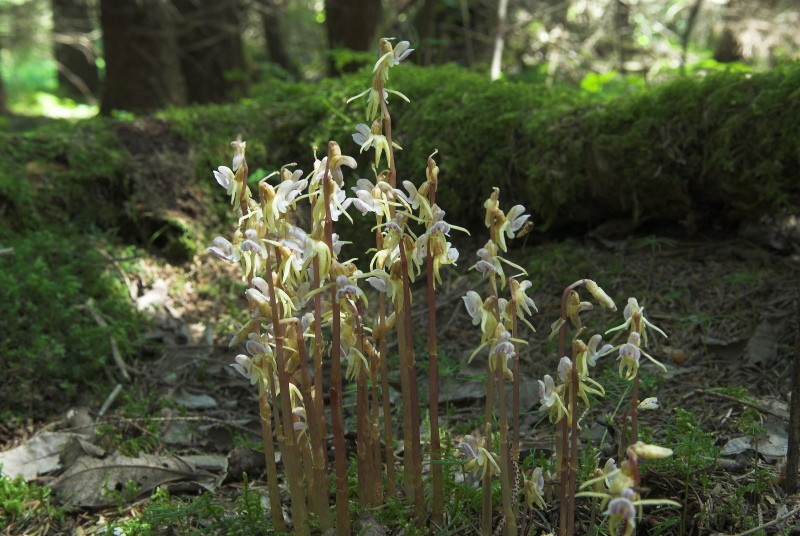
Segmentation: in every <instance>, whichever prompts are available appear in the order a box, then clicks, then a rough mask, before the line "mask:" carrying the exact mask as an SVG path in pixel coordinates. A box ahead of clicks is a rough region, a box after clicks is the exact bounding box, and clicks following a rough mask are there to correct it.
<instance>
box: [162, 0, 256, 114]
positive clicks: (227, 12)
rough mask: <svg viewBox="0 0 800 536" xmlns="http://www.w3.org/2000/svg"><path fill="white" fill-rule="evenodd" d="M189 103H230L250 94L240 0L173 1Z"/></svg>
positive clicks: (182, 70)
mask: <svg viewBox="0 0 800 536" xmlns="http://www.w3.org/2000/svg"><path fill="white" fill-rule="evenodd" d="M172 3H173V4H174V5H175V7H176V8H177V10H178V12H179V14H180V15H179V18H178V25H177V39H178V48H179V50H180V65H181V72H182V73H183V77H184V80H185V81H186V97H187V100H188V102H193V103H207V102H230V101H234V100H236V99H238V98H240V97H243V96H245V95H246V94H247V65H246V63H245V59H244V49H243V47H242V30H241V27H242V24H241V22H242V9H241V5H240V1H239V0H172Z"/></svg>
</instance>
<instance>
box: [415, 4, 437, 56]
mask: <svg viewBox="0 0 800 536" xmlns="http://www.w3.org/2000/svg"><path fill="white" fill-rule="evenodd" d="M438 4H439V2H438V1H437V0H425V1H424V2H423V3H422V6H421V7H420V8H419V10H418V11H417V14H416V16H415V17H414V27H415V28H416V29H417V36H418V37H419V43H416V46H417V48H418V50H417V51H416V52H415V53H414V54H415V55H416V58H417V59H416V61H417V62H419V64H420V65H430V64H432V63H433V62H434V51H435V50H436V48H437V43H436V37H437V35H436V29H437V28H436V26H437V25H436V10H437V6H438ZM412 57H413V56H412Z"/></svg>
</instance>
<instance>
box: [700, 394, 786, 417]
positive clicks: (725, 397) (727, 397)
mask: <svg viewBox="0 0 800 536" xmlns="http://www.w3.org/2000/svg"><path fill="white" fill-rule="evenodd" d="M694 392H695V393H698V394H701V395H709V396H715V397H717V398H721V399H723V400H728V401H730V402H736V403H737V404H742V405H743V406H749V407H751V408H753V409H756V410H758V411H760V412H762V413H766V414H767V415H772V416H773V417H777V418H779V419H781V420H782V421H788V420H789V417H788V416H786V415H781V414H780V413H777V412H775V411H773V410H771V409H769V408H765V407H764V406H762V405H760V404H756V403H755V402H748V401H747V400H742V399H741V398H736V397H735V396H731V395H726V394H725V393H718V392H716V391H707V390H705V389H695V391H694Z"/></svg>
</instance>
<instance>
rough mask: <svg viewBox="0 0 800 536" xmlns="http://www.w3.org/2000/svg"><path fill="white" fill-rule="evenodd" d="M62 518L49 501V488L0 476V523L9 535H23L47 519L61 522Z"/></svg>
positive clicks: (62, 514) (19, 479) (59, 511)
mask: <svg viewBox="0 0 800 536" xmlns="http://www.w3.org/2000/svg"><path fill="white" fill-rule="evenodd" d="M63 517H64V512H63V511H61V510H59V509H58V508H57V507H56V506H54V505H53V504H52V503H51V501H50V488H47V487H43V486H39V485H38V484H27V483H26V482H25V479H23V478H22V477H17V478H14V479H11V478H9V477H7V476H5V475H0V524H2V525H3V526H4V527H5V528H6V529H8V530H9V534H10V533H12V532H13V533H14V534H23V533H25V532H26V530H27V529H29V528H30V529H33V528H34V527H35V526H36V525H37V524H39V523H41V522H43V521H45V520H46V521H48V522H53V521H56V522H58V521H61V520H62V519H63Z"/></svg>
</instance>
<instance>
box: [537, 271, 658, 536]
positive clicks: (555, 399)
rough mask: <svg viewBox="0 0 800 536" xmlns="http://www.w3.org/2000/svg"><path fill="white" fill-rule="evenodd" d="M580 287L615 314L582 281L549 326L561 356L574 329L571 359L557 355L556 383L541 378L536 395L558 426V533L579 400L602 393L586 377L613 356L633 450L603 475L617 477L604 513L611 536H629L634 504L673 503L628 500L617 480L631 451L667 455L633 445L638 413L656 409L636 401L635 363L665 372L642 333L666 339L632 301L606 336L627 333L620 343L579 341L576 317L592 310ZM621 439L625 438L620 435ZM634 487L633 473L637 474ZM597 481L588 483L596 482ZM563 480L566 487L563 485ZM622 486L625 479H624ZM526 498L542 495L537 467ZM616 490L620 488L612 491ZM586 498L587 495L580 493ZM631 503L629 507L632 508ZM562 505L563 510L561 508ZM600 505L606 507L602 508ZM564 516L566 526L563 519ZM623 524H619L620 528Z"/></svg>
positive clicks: (570, 515) (568, 499)
mask: <svg viewBox="0 0 800 536" xmlns="http://www.w3.org/2000/svg"><path fill="white" fill-rule="evenodd" d="M579 286H584V287H585V288H586V289H587V290H588V291H589V293H590V294H591V295H592V296H593V297H594V298H595V299H596V300H597V301H598V302H599V303H600V304H601V305H602V306H604V307H606V308H608V309H611V310H616V306H615V305H614V302H613V300H611V298H609V297H608V295H607V294H606V293H605V292H604V291H603V290H602V289H601V288H600V287H599V286H598V285H597V284H596V283H595V282H594V281H592V280H589V279H584V280H581V281H578V282H576V283H574V284H573V285H570V287H568V288H567V289H566V290H565V292H564V296H563V300H562V316H561V318H560V319H559V320H557V321H556V322H554V323H553V326H552V328H553V332H552V333H551V338H552V337H555V336H559V339H560V340H559V350H560V354H562V355H563V351H562V350H563V341H564V339H565V335H566V328H567V325H568V324H571V325H572V327H573V329H575V330H576V333H575V336H574V338H573V340H572V355H573V356H574V359H570V358H569V357H567V356H563V357H561V359H560V361H559V364H558V374H557V378H558V383H556V381H555V380H554V379H553V377H552V376H550V375H549V374H547V375H545V377H544V379H543V380H539V396H540V403H541V408H542V409H543V410H544V411H546V412H547V414H548V416H549V418H550V421H551V422H552V423H554V424H555V423H560V427H559V429H558V430H559V431H558V434H557V435H558V436H559V442H558V444H557V449H556V450H557V452H558V460H559V461H558V464H559V465H560V468H561V471H560V481H561V483H562V485H561V487H560V490H559V491H560V494H561V495H560V499H561V501H562V505H561V507H562V516H561V517H562V524H561V531H562V532H561V533H562V534H569V533H570V532H571V531H572V529H573V528H574V525H570V522H571V521H572V522H573V523H574V507H570V505H572V504H573V501H572V499H574V497H572V496H570V493H571V492H574V491H573V490H574V479H575V472H576V469H577V452H575V450H576V448H577V440H576V437H577V434H578V431H579V426H578V422H577V418H576V415H577V413H578V405H577V403H578V400H581V401H582V402H583V403H584V405H585V406H586V407H587V408H588V407H589V404H590V400H589V395H596V396H603V395H604V394H605V392H604V389H603V387H602V386H601V385H600V384H599V383H598V382H596V381H595V380H593V379H592V378H591V377H590V376H589V371H590V368H591V367H594V366H595V365H596V363H597V360H598V359H599V358H601V357H603V356H605V355H608V354H613V353H615V352H616V353H617V360H618V361H619V375H620V377H622V378H624V379H625V380H627V381H631V382H632V383H633V394H632V402H631V410H630V413H629V420H628V422H629V423H630V437H629V439H627V440H628V441H630V443H631V444H632V445H633V446H632V447H631V448H632V449H634V450H629V451H628V456H629V460H628V461H626V462H625V464H623V468H622V469H620V470H617V469H616V466H613V467H612V465H613V460H612V461H611V462H609V463H610V464H611V465H609V464H607V465H606V469H605V474H606V475H608V474H612V473H613V475H615V476H616V478H617V480H616V481H615V482H616V483H615V484H614V486H616V487H612V488H610V489H611V492H610V493H611V494H612V495H610V496H609V497H611V498H610V499H609V501H610V502H609V509H608V511H607V512H606V514H607V515H608V516H609V525H610V526H609V528H610V533H611V534H617V533H618V531H619V530H620V527H621V526H624V527H625V528H624V530H623V533H624V534H630V532H629V531H630V530H632V529H631V527H633V526H635V523H634V520H633V517H632V514H630V515H629V513H630V512H631V511H633V510H634V509H635V508H634V506H641V505H645V504H672V503H671V502H670V501H657V500H654V501H644V500H640V498H639V496H638V494H636V496H635V497H633V496H631V497H628V496H627V495H630V493H629V492H627V491H624V490H625V489H628V487H626V486H622V487H620V482H621V480H620V479H623V478H629V477H630V474H629V472H630V470H631V469H630V468H631V467H633V468H635V467H636V453H638V454H639V455H640V456H644V455H643V454H642V452H644V453H646V454H651V455H652V456H650V457H655V453H658V454H660V455H661V457H664V456H667V455H669V454H671V452H670V451H668V449H662V448H660V447H656V446H652V445H642V444H641V443H640V442H639V441H638V411H639V410H649V409H657V408H658V400H657V399H656V398H654V397H651V398H646V399H645V400H643V401H639V363H640V359H641V356H645V357H646V358H647V359H649V360H650V361H651V362H653V363H654V364H655V365H657V366H658V367H660V368H661V369H664V365H662V364H661V363H659V362H658V361H657V360H655V359H654V358H653V357H652V356H650V355H649V354H648V353H646V352H645V351H644V350H643V349H642V348H641V346H642V343H644V345H645V346H646V345H647V329H648V328H649V329H652V330H654V331H656V332H658V333H659V334H661V335H663V336H664V337H666V334H665V333H664V332H663V331H661V329H659V328H658V327H656V326H655V325H653V324H652V323H651V322H649V321H648V320H647V319H646V318H645V317H644V314H643V311H644V309H643V308H642V307H640V306H639V303H638V301H637V300H636V298H629V299H628V304H627V305H626V307H625V309H624V311H623V316H624V322H623V323H622V324H621V325H619V326H616V327H614V328H611V329H609V330H608V331H607V332H606V335H608V334H610V333H613V332H616V331H620V330H624V329H629V330H630V331H629V334H628V336H627V339H626V341H625V342H623V343H621V344H619V345H617V346H614V345H612V344H608V343H607V344H604V345H603V346H600V344H601V342H602V335H601V334H599V333H597V334H594V335H592V336H591V337H590V338H589V341H588V343H585V342H583V340H581V339H580V335H581V334H582V333H583V332H584V331H586V329H587V328H586V326H584V325H583V323H582V321H581V317H580V313H581V312H583V311H588V310H591V309H592V308H593V305H592V304H591V303H590V302H585V301H581V299H580V296H579V295H578V293H577V291H576V288H577V287H579ZM623 435H626V433H625V431H623ZM636 479H637V483H638V473H637V474H636ZM596 481H599V480H593V481H592V482H596ZM564 482H566V484H564ZM626 482H627V480H626ZM525 486H526V487H525V490H526V498H527V501H528V504H529V505H531V504H541V503H542V492H543V490H544V479H543V476H542V472H541V469H540V468H536V469H534V473H533V474H532V476H531V478H529V479H528V478H526V480H525ZM617 488H620V489H619V490H617ZM583 495H586V494H583ZM628 503H631V504H633V505H634V506H632V505H631V504H628ZM565 505H566V506H565ZM603 506H604V507H605V505H603ZM565 518H566V522H564V519H565ZM621 520H624V523H625V524H624V525H620V523H621V522H622V521H621Z"/></svg>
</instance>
